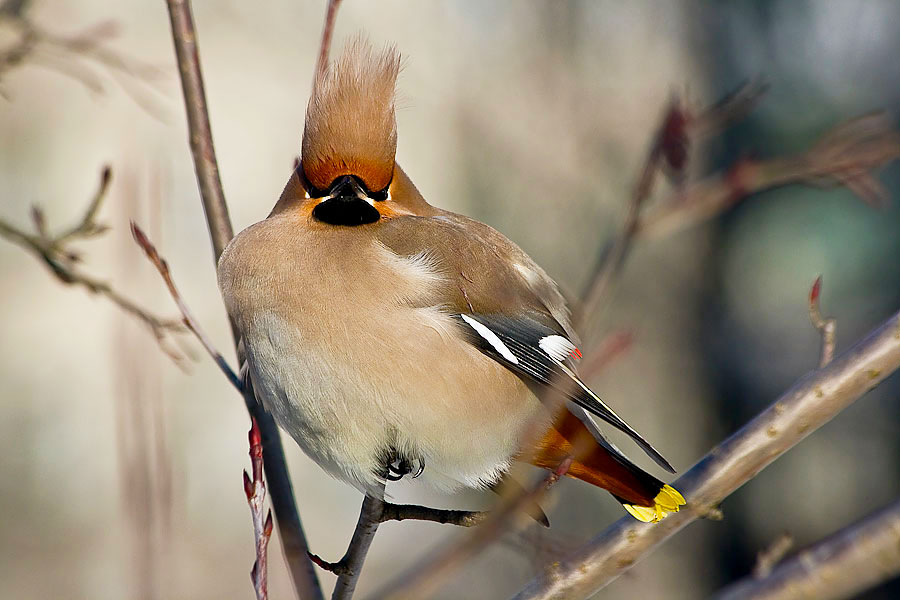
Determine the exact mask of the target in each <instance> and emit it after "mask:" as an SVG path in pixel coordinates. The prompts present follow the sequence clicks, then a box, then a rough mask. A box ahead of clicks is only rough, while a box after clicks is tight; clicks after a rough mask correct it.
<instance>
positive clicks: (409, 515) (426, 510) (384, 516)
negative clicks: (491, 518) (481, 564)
mask: <svg viewBox="0 0 900 600" xmlns="http://www.w3.org/2000/svg"><path fill="white" fill-rule="evenodd" d="M488 515H490V512H489V511H478V510H449V509H446V508H431V507H428V506H420V505H418V504H393V503H391V502H385V503H384V507H383V508H382V510H381V522H382V523H385V522H387V521H406V520H413V521H432V522H434V523H441V524H442V525H457V526H459V527H474V526H475V525H478V524H480V523H483V522H484V521H485V519H487V518H488Z"/></svg>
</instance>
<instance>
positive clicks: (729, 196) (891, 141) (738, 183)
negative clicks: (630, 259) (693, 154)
mask: <svg viewBox="0 0 900 600" xmlns="http://www.w3.org/2000/svg"><path fill="white" fill-rule="evenodd" d="M898 157H900V133H898V132H897V131H895V130H894V129H893V126H892V123H891V121H890V119H888V118H887V116H886V115H885V114H883V113H874V114H870V115H865V116H863V117H859V118H856V119H852V120H850V121H847V122H845V123H841V124H839V125H837V126H835V127H834V128H833V129H831V130H830V131H829V132H828V133H826V134H825V135H823V136H822V138H821V139H820V140H819V141H818V142H817V143H816V144H815V145H814V146H813V147H812V148H811V149H810V150H809V151H807V152H805V153H802V154H799V155H797V156H791V157H783V158H774V159H769V160H763V161H754V160H750V159H744V160H741V161H738V162H737V163H736V164H735V165H733V166H732V167H731V169H730V170H729V171H728V172H726V173H725V174H724V175H715V176H711V177H707V178H706V179H703V180H701V181H699V182H696V183H693V184H690V185H688V186H687V187H685V188H684V189H682V190H678V191H676V192H675V193H674V194H673V195H672V196H671V197H669V198H667V199H665V200H663V201H661V202H660V203H659V204H658V206H657V207H656V208H654V209H653V210H652V211H650V212H649V214H647V215H646V216H644V217H643V218H641V219H640V222H639V223H638V225H637V226H636V234H639V235H641V236H663V235H669V234H672V233H674V232H676V231H679V230H681V229H684V228H686V227H689V226H691V225H695V224H697V223H700V222H702V221H705V220H708V219H710V218H712V217H714V216H715V215H717V214H720V213H721V212H723V211H724V210H727V209H729V208H731V207H733V206H734V205H735V204H736V203H737V202H739V201H740V200H742V199H744V198H747V197H748V196H751V195H753V194H756V193H758V192H761V191H764V190H769V189H772V188H776V187H782V186H786V185H790V184H793V183H802V184H806V185H813V186H817V187H833V186H843V187H846V188H847V189H848V190H850V191H851V192H853V193H854V194H855V195H856V196H858V197H859V198H860V199H862V200H863V201H864V202H866V203H867V204H869V205H871V206H874V207H882V206H884V205H886V204H887V203H888V202H889V197H888V194H887V192H886V191H885V190H884V188H883V186H882V185H881V184H880V183H878V181H877V180H876V179H875V178H874V177H873V175H872V174H871V171H873V170H875V169H878V168H879V167H882V166H883V165H885V164H887V163H889V162H891V161H893V160H896V159H897V158H898Z"/></svg>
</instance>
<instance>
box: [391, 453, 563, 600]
mask: <svg viewBox="0 0 900 600" xmlns="http://www.w3.org/2000/svg"><path fill="white" fill-rule="evenodd" d="M571 465H572V457H568V458H567V459H566V460H564V461H563V462H562V463H560V465H559V467H557V469H556V470H555V471H552V472H550V473H549V474H548V475H546V476H545V477H542V478H541V479H540V480H539V481H538V482H537V484H536V485H534V486H532V487H531V489H529V490H527V492H526V493H524V494H512V495H510V496H509V497H508V498H504V500H503V501H501V503H500V505H499V506H498V507H497V508H496V509H494V510H493V511H491V512H490V513H489V514H488V515H487V517H486V518H485V519H484V520H483V521H482V522H481V523H480V524H479V526H478V527H476V528H475V529H474V530H473V531H472V533H471V534H469V535H466V536H465V537H462V538H460V539H459V540H458V541H456V542H454V543H452V544H449V545H447V546H445V547H444V548H440V549H439V550H438V551H437V552H435V553H433V554H432V555H431V556H429V557H427V558H426V559H425V560H423V561H422V562H421V563H420V564H418V565H416V566H415V567H414V568H412V569H410V570H409V571H407V573H406V574H405V575H404V576H402V577H400V578H398V579H397V580H395V581H394V582H392V583H391V584H389V585H388V586H387V587H386V589H384V590H382V592H380V593H378V594H376V597H378V598H430V597H432V596H433V595H434V591H435V590H436V589H437V588H438V587H439V586H440V585H441V584H442V583H443V582H444V581H445V580H446V579H447V577H449V576H450V575H451V574H452V573H453V572H454V571H455V570H456V569H457V568H459V567H460V566H461V565H462V564H463V563H465V562H466V561H467V560H469V559H470V558H472V557H473V556H475V555H476V554H478V553H479V552H481V551H482V550H484V549H485V548H487V546H488V545H489V544H490V543H491V542H492V541H494V540H495V539H497V538H498V537H500V535H502V534H503V533H504V532H505V531H506V530H507V529H508V527H509V524H510V521H511V520H512V518H513V516H515V515H517V514H520V513H521V512H522V511H524V510H526V509H527V508H528V507H529V506H531V505H533V504H534V503H535V502H537V500H538V498H540V497H541V496H542V495H543V494H544V492H546V491H547V490H548V489H550V487H551V486H553V485H554V484H555V483H556V482H557V481H559V479H560V478H561V477H562V476H563V475H565V474H566V473H567V472H568V470H569V467H570V466H571Z"/></svg>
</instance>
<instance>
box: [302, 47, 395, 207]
mask: <svg viewBox="0 0 900 600" xmlns="http://www.w3.org/2000/svg"><path fill="white" fill-rule="evenodd" d="M399 71H400V55H399V54H398V53H397V51H396V50H395V49H394V48H393V47H387V48H385V49H384V50H383V51H381V52H377V51H375V50H374V49H373V48H372V46H371V44H370V43H369V42H368V41H367V40H365V39H364V38H362V37H357V38H356V39H354V40H353V41H351V42H350V43H349V44H347V46H346V47H345V48H344V52H343V54H342V55H341V57H340V58H339V59H338V60H337V61H336V62H334V63H333V64H331V65H330V66H329V67H328V68H327V69H325V71H324V72H323V73H320V74H319V75H318V76H317V78H316V83H315V86H314V87H313V93H312V96H311V97H310V99H309V106H308V107H307V110H306V126H305V128H304V131H303V147H302V158H301V165H302V167H303V173H304V175H305V176H306V179H307V180H308V181H309V183H310V184H312V185H313V186H315V187H316V188H320V189H327V188H328V186H329V185H330V184H331V183H332V182H333V181H334V180H335V179H336V178H337V177H339V176H341V175H356V176H357V177H359V178H360V179H361V180H362V181H363V182H364V183H365V185H366V186H367V187H368V188H369V189H370V190H373V191H375V190H382V189H384V188H385V187H387V185H388V184H390V182H391V178H392V177H393V173H394V156H395V154H396V152H397V122H396V119H395V117H394V94H395V87H396V83H397V74H398V73H399Z"/></svg>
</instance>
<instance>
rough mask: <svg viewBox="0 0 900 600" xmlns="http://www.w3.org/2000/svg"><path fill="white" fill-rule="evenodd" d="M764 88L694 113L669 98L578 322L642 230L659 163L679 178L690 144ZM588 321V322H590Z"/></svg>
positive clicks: (750, 86) (593, 307)
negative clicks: (620, 226)
mask: <svg viewBox="0 0 900 600" xmlns="http://www.w3.org/2000/svg"><path fill="white" fill-rule="evenodd" d="M765 90H766V88H765V86H764V85H762V84H760V83H759V82H749V83H745V84H744V85H742V86H741V87H740V88H739V89H737V90H736V91H735V92H733V93H731V94H729V95H728V96H726V97H725V98H723V99H722V100H720V101H719V102H717V103H716V104H714V105H712V106H710V107H709V108H707V109H706V110H703V111H700V112H699V113H698V114H696V115H694V114H693V111H691V110H690V109H689V108H688V107H687V106H685V105H684V103H683V102H682V101H681V100H680V99H679V98H678V97H677V96H676V97H673V98H672V99H671V100H670V101H669V105H668V106H667V107H666V109H665V111H664V112H663V116H662V119H661V121H660V124H659V126H658V127H657V129H656V133H655V134H654V136H653V140H652V142H651V145H650V150H649V151H648V153H647V157H646V159H645V160H644V165H643V167H642V168H641V172H640V175H639V177H638V180H637V183H636V184H635V186H634V190H633V191H632V194H631V201H630V202H629V204H628V209H627V213H626V215H625V222H624V223H623V225H622V229H621V232H620V233H619V234H618V236H617V237H616V238H615V239H614V240H613V241H612V242H611V243H610V244H609V245H608V246H607V247H606V248H605V249H604V250H603V253H602V254H601V255H600V259H599V261H598V262H597V266H596V267H595V268H594V271H593V273H592V275H591V277H590V280H589V281H590V282H589V284H588V285H587V286H586V287H585V289H584V292H583V294H582V298H584V305H583V308H582V317H583V319H581V320H584V321H589V320H590V319H592V318H593V317H594V316H595V315H596V314H597V312H598V309H599V307H600V303H601V302H602V301H603V299H604V298H605V297H606V296H607V291H608V289H609V287H610V285H611V284H612V282H613V281H614V280H615V279H616V277H617V276H618V274H619V272H620V269H621V267H622V265H623V263H624V261H625V258H626V256H627V254H628V250H629V249H630V247H631V244H632V243H633V241H634V238H635V236H636V235H637V233H638V231H639V230H640V228H641V212H642V210H643V207H644V205H645V204H646V202H647V200H648V199H649V197H650V194H651V192H652V191H653V183H654V181H655V180H656V176H657V174H658V172H659V170H660V168H661V167H663V166H664V167H666V169H667V172H668V173H669V174H670V175H672V176H674V177H680V176H681V174H683V173H684V172H685V170H686V169H687V161H688V157H689V150H690V145H691V143H692V142H695V141H697V139H698V138H700V137H703V136H707V135H710V134H712V133H715V132H718V131H720V130H721V129H724V128H725V127H726V126H727V125H728V124H730V123H731V122H733V121H735V120H737V119H741V118H743V117H744V116H746V114H747V113H748V112H749V111H750V110H751V109H752V108H753V107H754V106H756V104H757V103H758V101H759V99H760V98H761V97H762V95H763V93H764V92H765ZM587 325H588V326H589V325H590V322H588V323H587ZM589 333H590V327H588V334H589ZM587 337H588V338H589V337H590V335H587Z"/></svg>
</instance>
